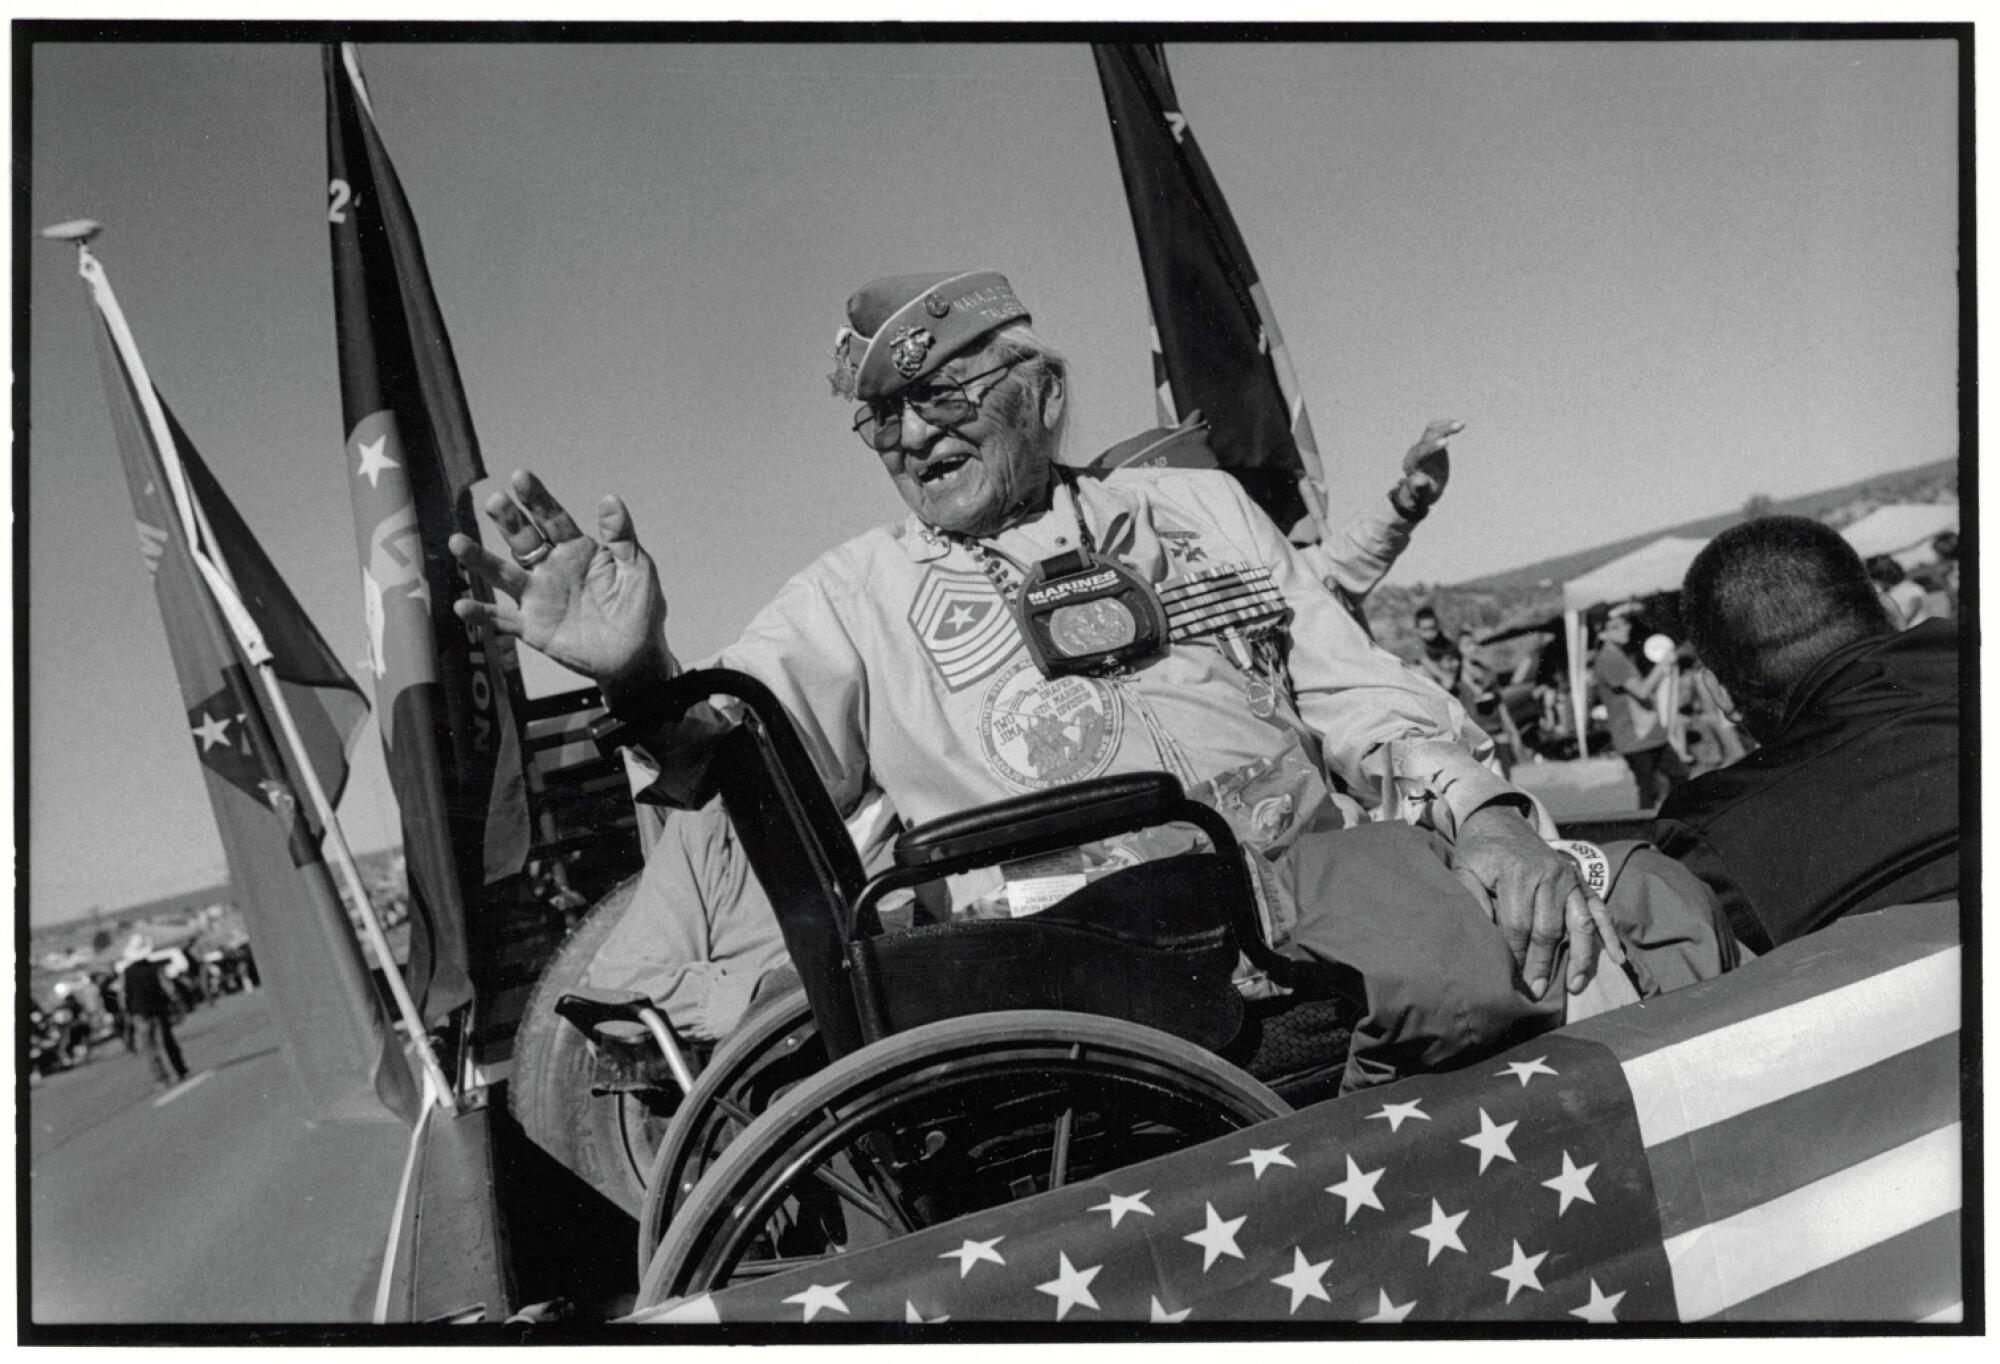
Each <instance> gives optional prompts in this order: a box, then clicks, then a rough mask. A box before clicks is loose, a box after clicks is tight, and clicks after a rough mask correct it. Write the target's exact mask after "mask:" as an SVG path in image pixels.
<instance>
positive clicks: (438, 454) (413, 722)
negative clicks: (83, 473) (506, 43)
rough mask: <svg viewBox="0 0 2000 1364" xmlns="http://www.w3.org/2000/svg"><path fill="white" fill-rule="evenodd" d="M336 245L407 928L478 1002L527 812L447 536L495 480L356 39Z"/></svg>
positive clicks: (457, 999) (492, 678)
mask: <svg viewBox="0 0 2000 1364" xmlns="http://www.w3.org/2000/svg"><path fill="white" fill-rule="evenodd" d="M325 74H326V109H327V175H328V208H327V220H328V228H329V235H330V237H331V238H332V245H333V285H334V313H335V326H336V330H337V333H338V343H339V353H340V394H341V408H342V416H343V418H344V425H345V427H346V432H347V440H346V446H345V457H346V461H347V482H348V487H349V491H350V492H351V494H352V496H353V501H354V525H355V531H356V536H357V548H358V550H359V553H360V558H361V590H362V597H363V606H364V609H365V612H366V615H367V621H368V653H369V665H370V667H371V668H372V669H373V671H374V674H375V708H376V715H377V718H378V723H379V725H380V728H381V731H382V747H383V751H384V753H385V755H386V756H387V759H388V770H389V780H390V783H391V785H392V786H393V788H394V790H395V792H396V801H397V804H398V805H399V806H400V807H401V809H402V815H403V850H404V855H405V860H406V863H407V866H408V868H409V878H410V908H411V939H410V960H409V962H408V964H407V966H406V968H405V970H406V974H407V978H408V980H409V982H410V987H411V993H412V994H413V995H415V996H416V998H417V1000H418V1003H419V1007H421V1008H422V1010H423V1012H424V1016H425V1017H426V1018H427V1019H430V1020H433V1021H435V1020H438V1019H441V1018H443V1017H444V1016H445V1015H447V1014H449V1013H450V1012H451V1011H452V1010H454V1009H456V1008H457V1007H459V1006H460V1005H462V1004H464V1003H466V1002H468V1001H469V1000H470V999H471V998H472V980H471V977H470V975H469V969H470V966H469V961H468V942H467V933H468V916H469V915H470V914H472V913H473V912H475V911H476V909H477V908H478V906H479V904H480V902H481V899H482V896H483V895H490V894H497V893H500V892H498V891H488V890H487V888H488V887H493V886H495V884H496V883H499V882H503V881H506V880H507V879H508V878H510V877H513V876H515V875H516V874H517V873H519V872H520V871H521V870H522V868H523V866H524V864H525V862H526V859H527V852H528V841H529V823H528V807H527V790H526V784H525V781H524V779H523V773H522V756H521V742H520V730H519V725H518V723H517V721H516V716H517V714H518V713H519V709H520V706H521V704H522V701H523V696H524V693H523V691H522V689H521V681H520V670H519V666H518V660H517V659H516V657H515V654H514V651H513V648H512V644H511V641H508V640H506V639H505V638H504V637H502V636H500V635H499V634H497V633H495V632H494V631H492V630H491V629H490V627H487V626H483V625H480V626H475V625H468V624H466V623H464V622H462V621H460V620H459V619H458V617H457V616H456V615H454V614H453V613H452V602H453V601H454V600H455V599H456V598H458V597H460V596H462V595H465V594H466V593H472V594H474V595H476V596H479V597H481V598H486V597H487V596H488V589H487V588H486V587H485V586H484V585H483V584H478V583H475V582H473V581H471V580H469V579H467V578H466V577H465V576H464V575H463V574H462V573H461V572H460V570H459V567H458V565H457V563H456V561H454V560H453V559H452V557H451V554H450V552H449V550H448V549H447V547H446V542H447V541H448V540H449V538H450V536H451V534H452V532H453V531H463V532H464V533H465V534H467V535H469V536H471V537H472V538H473V539H475V540H477V539H478V538H479V526H478V521H477V518H476V516H475V514H474V512H473V507H472V485H473V484H474V483H475V482H476V481H478V480H479V479H481V478H483V477H485V474H486V470H485V467H484V465H483V464H482V463H481V462H480V458H479V443H478V440H477V438H476V437H475V436H474V434H473V429H472V416H471V413H470V411H469V410H468V408H467V406H466V401H465V393H464V390H463V389H462V388H461V386H460V384H459V379H458V366H457V362H456V360H454V358H453V356H452V349H451V338H450V337H449V336H448V335H447V334H446V332H445V326H444V319H443V317H442V316H441V314H440V313H439V311H438V305H437V299H436V297H435V296H434V295H433V293H432V291H431V284H430V273H429V271H428V269H427V268H426V266H425V264H424V252H423V244H422V243H421V242H420V241H419V240H418V237H417V227H416V221H415V219H414V218H413V217H412V216H411V213H410V207H409V204H408V203H407V202H406V201H405V199H404V197H403V190H402V186H401V184H400V183H399V182H398V180H397V178H396V170H395V167H394V166H393V165H392V164H391V163H390V161H389V154H388V151H387V150H386V149H385V148H384V147H383V145H382V139H381V137H380V136H379V135H378V134H377V132H376V130H375V124H374V117H373V114H372V112H371V110H370V106H369V102H368V91H367V87H366V86H365V85H364V84H363V83H362V80H361V73H360V67H359V65H358V64H357V62H356V59H355V57H354V51H353V48H352V46H351V45H349V44H341V45H339V46H332V45H329V46H328V47H326V49H325Z"/></svg>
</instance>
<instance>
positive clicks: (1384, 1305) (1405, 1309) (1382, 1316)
mask: <svg viewBox="0 0 2000 1364" xmlns="http://www.w3.org/2000/svg"><path fill="white" fill-rule="evenodd" d="M1416 1305H1417V1300H1416V1299H1415V1298H1411V1299H1410V1300H1409V1301H1408V1302H1401V1303H1399V1302H1391V1301H1390V1300H1389V1290H1388V1289H1386V1288H1381V1289H1377V1290H1376V1292H1375V1315H1373V1316H1370V1317H1363V1318H1361V1324H1362V1325H1363V1326H1394V1325H1395V1324H1396V1323H1397V1322H1399V1321H1401V1320H1402V1319H1403V1318H1404V1317H1407V1316H1409V1315H1410V1309H1411V1308H1412V1307H1415V1306H1416Z"/></svg>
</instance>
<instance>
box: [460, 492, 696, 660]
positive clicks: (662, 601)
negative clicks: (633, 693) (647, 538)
mask: <svg viewBox="0 0 2000 1364" xmlns="http://www.w3.org/2000/svg"><path fill="white" fill-rule="evenodd" d="M508 486H509V487H510V488H511V489H512V490H513V493H514V498H518V499H519V505H516V503H515V501H514V500H513V499H510V498H509V497H508V496H507V494H506V493H504V492H496V493H494V494H492V495H491V496H490V497H488V498H487V499H486V515H487V517H488V518H489V519H491V520H492V522H493V524H494V525H496V526H498V527H499V528H500V533H501V535H503V536H504V537H506V540H507V547H508V549H509V550H511V551H512V552H513V553H514V555H516V556H519V555H524V554H529V555H531V554H532V553H533V552H534V550H535V549H536V547H537V546H539V545H541V544H542V543H543V542H544V539H546V541H547V543H548V544H549V545H551V546H552V548H551V549H550V551H549V553H548V554H547V556H546V557H544V558H543V559H542V560H541V561H540V562H538V563H536V564H534V566H533V567H531V568H524V567H522V566H521V564H520V563H519V562H518V561H517V560H510V559H503V558H501V557H500V556H499V555H497V554H494V553H492V552H491V551H489V550H487V549H486V548H485V547H484V546H482V545H480V544H479V543H478V542H476V541H474V540H472V539H471V538H470V537H468V536H464V535H454V536H452V537H451V553H452V557H454V558H455V559H457V560H458V562H459V563H460V564H462V565H464V567H465V569H466V571H467V572H468V573H471V574H474V575H476V576H477V577H479V578H480V579H482V580H484V581H485V582H486V583H488V584H489V585H491V586H492V587H493V588H494V589H495V596H494V599H493V600H492V601H491V602H480V601H473V600H470V599H465V598H461V599H460V600H459V601H457V602H455V603H453V609H454V610H455V611H457V612H458V616H459V619H461V620H465V621H474V622H479V621H485V622H490V623H491V624H492V625H493V627H494V628H495V629H497V630H499V631H500V633H502V634H504V635H512V636H514V637H515V638H517V639H519V640H521V641H522V642H523V643H524V644H528V645H530V646H532V647H533V648H535V649H537V650H539V651H540V652H542V653H544V654H547V655H548V656H549V657H550V658H551V659H553V660H554V661H556V662H557V663H560V664H562V665H563V666H564V667H566V668H570V669H572V670H574V671H576V672H580V673H582V674H584V675H585V676H587V677H589V678H591V679H593V680H594V681H596V682H598V683H599V684H601V685H610V684H615V683H617V682H619V681H621V680H625V679H629V678H634V677H637V676H640V675H642V674H647V673H658V674H659V675H662V676H663V675H664V674H665V662H666V641H665V638H664V636H663V635H662V634H661V628H662V626H663V625H664V624H665V622H666V617H667V602H666V596H665V594H664V593H663V592H662V591H661V589H660V575H659V572H658V570H657V569H656V568H655V567H654V565H653V559H652V556H651V555H649V554H647V553H646V551H645V550H643V549H641V548H639V540H638V537H637V536H636V535H635V534H634V533H633V530H632V514H631V513H630V512H628V511H627V510H626V509H625V504H624V503H623V502H621V501H619V500H618V499H617V498H615V497H611V496H608V495H607V496H606V497H604V498H603V499H602V500H601V501H599V503H598V504H597V531H598V536H599V539H592V538H591V537H589V536H587V535H585V534H584V533H583V532H582V531H581V530H579V529H577V525H576V522H575V521H574V520H572V519H571V518H570V514H569V513H568V512H567V511H564V510H563V507H562V504H561V503H559V502H557V501H556V500H555V498H554V497H552V496H551V495H550V494H549V491H548V489H547V488H545V487H543V486H542V481H541V480H540V479H538V478H536V477H535V476H534V475H533V474H531V473H527V472H525V471H522V470H516V471H515V473H514V476H513V477H512V478H511V479H510V480H508ZM523 508H525V509H526V510H525V511H524V510H523ZM531 518H532V519H531Z"/></svg>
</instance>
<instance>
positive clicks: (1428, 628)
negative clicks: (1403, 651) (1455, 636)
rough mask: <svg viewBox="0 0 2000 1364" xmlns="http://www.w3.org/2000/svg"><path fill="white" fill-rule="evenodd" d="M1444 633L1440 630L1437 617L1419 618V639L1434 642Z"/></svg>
mask: <svg viewBox="0 0 2000 1364" xmlns="http://www.w3.org/2000/svg"><path fill="white" fill-rule="evenodd" d="M1443 633H1444V632H1443V631H1442V630H1440V629H1438V623H1437V617H1436V616H1418V617H1417V637H1418V638H1419V639H1423V640H1433V639H1436V638H1437V637H1438V636H1439V635H1441V634H1443Z"/></svg>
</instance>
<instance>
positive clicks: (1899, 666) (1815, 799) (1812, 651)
mask: <svg viewBox="0 0 2000 1364" xmlns="http://www.w3.org/2000/svg"><path fill="white" fill-rule="evenodd" d="M1681 618H1682V620H1683V621H1685V622H1686V625H1687V628H1688V632H1689V636H1690V638H1691V640H1692V641H1693V643H1694V647H1695V652H1696V653H1697V654H1698V655H1699V657H1700V658H1701V660H1702V661H1703V662H1704V663H1705V664H1706V665H1707V666H1708V668H1709V669H1710V671H1711V672H1712V673H1713V674H1714V678H1715V682H1716V684H1717V685H1718V688H1719V694H1720V695H1721V696H1722V697H1723V698H1725V700H1726V701H1727V703H1728V704H1729V705H1731V706H1733V708H1734V709H1735V711H1736V712H1737V714H1738V715H1739V716H1740V717H1741V720H1742V724H1743V727H1744V728H1745V729H1747V730H1748V731H1749V733H1750V735H1751V737H1753V738H1755V739H1756V740H1758V741H1759V743H1760V744H1761V745H1762V747H1760V748H1758V749H1757V750H1756V751H1755V752H1753V753H1751V754H1750V755H1749V756H1748V757H1746V758H1744V759H1743V760H1742V761H1741V762H1738V763H1736V764H1735V765H1733V766H1730V767H1725V768H1723V769H1721V770H1720V771H1716V772H1711V773H1708V774H1707V775H1705V776H1702V777H1698V778H1696V779H1695V780H1694V781H1692V782H1690V783H1689V784H1688V785H1686V786H1684V787H1682V788H1681V789H1680V790H1678V791H1676V792H1675V793H1674V794H1673V795H1672V796H1670V797H1669V798H1668V799H1667V802H1666V804H1665V805H1664V806H1663V807H1661V810H1660V816H1659V820H1658V822H1657V825H1656V829H1655V832H1654V835H1653V838H1654V842H1655V843H1657V844H1658V846H1659V847H1660V848H1661V849H1662V850H1663V851H1665V852H1667V853H1668V854H1669V855H1671V856H1673V857H1675V858H1677V859H1679V860H1680V861H1681V862H1682V863H1683V864H1684V865H1686V866H1687V867H1688V868H1689V869H1690V870H1692V871H1694V872H1695V874H1696V875H1698V876H1700V877H1701V879H1702V880H1703V881H1705V882H1706V883H1707V884H1708V886H1709V887H1710V889H1712V890H1713V891H1714V892H1715V893H1716V896H1717V898H1718V899H1720V901H1721V902H1722V906H1723V909H1724V911H1725V912H1726V913H1727V914H1728V915H1729V920H1730V923H1731V925H1732V927H1733V928H1734V929H1735V932H1736V936H1737V938H1738V939H1739V940H1740V941H1742V942H1743V943H1745V944H1746V945H1748V946H1749V947H1750V948H1751V949H1752V950H1754V951H1757V952H1767V951H1769V950H1770V949H1771V948H1772V947H1774V946H1777V945H1778V944H1781V943H1785V942H1789V941H1790V940H1791V939H1793V938H1796V937H1798V936H1800V935H1801V934H1804V933H1810V932H1811V931H1813V930H1814V929H1816V928H1819V927H1821V926H1822V925H1824V924H1827V923H1829V922H1831V921H1832V920H1834V919H1837V918H1839V917H1841V916H1842V915H1845V914H1858V913H1864V912H1866V911H1868V910H1871V909H1881V908H1884V907H1886V906H1889V905H1895V904H1903V903H1908V902H1913V901H1921V900H1937V899H1943V898H1946V897H1948V896H1951V895H1954V894H1956V893H1957V892H1958V850H1959V844H1958V826H1959V795H1958V772H1959V763H1958V753H1959V716H1958V662H1959V660H1958V627H1957V626H1956V625H1955V624H1954V623H1952V622H1950V621H1926V622H1924V623H1922V624H1920V625H1917V626H1916V627H1914V628H1913V629H1910V630H1908V631H1904V632H1901V633H1898V632H1897V630H1896V628H1895V626H1894V624H1893V623H1892V622H1891V621H1890V619H1889V617H1888V614H1887V611H1886V609H1885V608H1884V607H1883V605H1882V603H1881V600H1880V598H1879V597H1878V596H1877V594H1876V592H1875V588H1874V584H1873V583H1872V582H1871V581H1870V577H1869V574H1868V571H1867V569H1865V568H1864V567H1863V565H1862V562H1861V559H1860V557H1859V556H1858V555H1857V554H1856V553H1855V552H1854V550H1853V549H1852V547H1850V546H1849V545H1848V543H1847V542H1846V541H1845V540H1843V539H1841V537H1840V536H1839V534H1838V533H1836V532H1835V531H1833V530H1832V529H1830V528H1829V527H1827V526H1824V525H1821V524H1820V523H1819V522H1817V521H1810V520H1805V519H1803V518H1800V517H1791V516H1779V517H1768V518H1765V519H1763V520H1758V521H1750V522H1746V523H1744V524H1742V525H1739V526H1735V527H1732V528H1731V529H1729V530H1726V531H1724V532H1723V533H1722V534H1720V535H1718V536H1716V537H1715V539H1714V540H1712V541H1711V542H1710V543H1709V544H1708V546H1707V548H1705V549H1703V550H1702V552H1701V553H1700V554H1699V555H1697V556H1696V558H1695V561H1694V563H1693V564H1692V565H1691V566H1690V567H1689V569H1688V574H1687V582H1686V584H1685V585H1684V586H1683V588H1682V589H1681Z"/></svg>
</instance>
